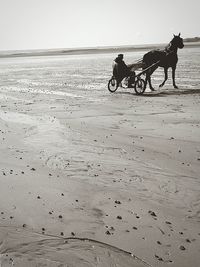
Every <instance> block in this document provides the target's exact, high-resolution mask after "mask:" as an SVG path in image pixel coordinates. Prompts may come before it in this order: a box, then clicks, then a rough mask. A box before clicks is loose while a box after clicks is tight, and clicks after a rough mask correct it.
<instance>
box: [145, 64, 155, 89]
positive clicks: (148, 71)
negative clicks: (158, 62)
mask: <svg viewBox="0 0 200 267" xmlns="http://www.w3.org/2000/svg"><path fill="white" fill-rule="evenodd" d="M156 69H157V67H152V68H150V69H149V70H147V72H146V79H147V81H148V83H149V88H150V89H151V91H155V89H154V88H153V86H152V84H151V75H152V74H153V72H154V71H155V70H156Z"/></svg>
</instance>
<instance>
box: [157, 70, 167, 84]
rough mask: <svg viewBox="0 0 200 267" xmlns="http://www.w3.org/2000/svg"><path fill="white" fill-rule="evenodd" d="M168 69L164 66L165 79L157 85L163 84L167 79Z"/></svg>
mask: <svg viewBox="0 0 200 267" xmlns="http://www.w3.org/2000/svg"><path fill="white" fill-rule="evenodd" d="M167 70H168V69H167V68H164V72H165V79H164V81H163V82H162V83H161V84H160V85H159V87H163V85H164V84H165V82H166V80H167V79H168V71H167Z"/></svg>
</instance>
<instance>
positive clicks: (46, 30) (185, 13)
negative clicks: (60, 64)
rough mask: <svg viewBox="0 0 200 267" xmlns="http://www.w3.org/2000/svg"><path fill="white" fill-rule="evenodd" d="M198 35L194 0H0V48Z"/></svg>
mask: <svg viewBox="0 0 200 267" xmlns="http://www.w3.org/2000/svg"><path fill="white" fill-rule="evenodd" d="M179 32H181V35H182V37H183V38H186V37H194V36H200V0H0V36H1V37H0V50H24V49H45V48H48V49H49V48H70V47H92V46H113V45H136V44H148V43H168V42H169V41H170V40H171V39H172V35H173V33H175V34H178V33H179Z"/></svg>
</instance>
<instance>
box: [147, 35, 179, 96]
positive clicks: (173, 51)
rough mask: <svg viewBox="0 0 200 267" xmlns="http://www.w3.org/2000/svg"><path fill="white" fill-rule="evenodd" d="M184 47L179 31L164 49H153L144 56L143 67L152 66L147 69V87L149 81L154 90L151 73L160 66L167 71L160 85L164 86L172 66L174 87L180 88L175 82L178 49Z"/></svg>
mask: <svg viewBox="0 0 200 267" xmlns="http://www.w3.org/2000/svg"><path fill="white" fill-rule="evenodd" d="M183 47H184V44H183V39H182V38H181V37H180V33H179V35H174V38H173V39H172V40H171V42H170V43H169V44H168V45H167V46H166V47H165V49H164V50H152V51H150V52H148V53H146V54H145V55H144V56H143V69H145V68H148V67H150V66H152V67H150V68H149V69H148V70H147V71H146V79H145V87H146V86H147V82H149V87H150V89H151V90H152V91H153V90H154V88H153V87H152V84H151V75H152V73H153V72H154V71H155V70H156V69H157V68H158V67H162V68H164V72H165V79H164V81H163V82H162V83H161V84H160V85H159V87H162V86H163V85H164V84H165V82H166V80H167V79H168V68H170V67H171V68H172V80H173V86H174V88H178V87H177V86H176V83H175V70H176V64H177V62H178V56H177V50H178V48H183Z"/></svg>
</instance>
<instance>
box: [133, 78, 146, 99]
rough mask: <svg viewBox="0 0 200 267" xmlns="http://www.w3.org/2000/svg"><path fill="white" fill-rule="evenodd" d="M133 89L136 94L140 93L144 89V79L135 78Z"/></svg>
mask: <svg viewBox="0 0 200 267" xmlns="http://www.w3.org/2000/svg"><path fill="white" fill-rule="evenodd" d="M134 89H135V92H136V94H137V95H142V94H143V93H144V91H145V81H144V80H143V79H142V78H139V79H137V80H136V81H135V88H134Z"/></svg>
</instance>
